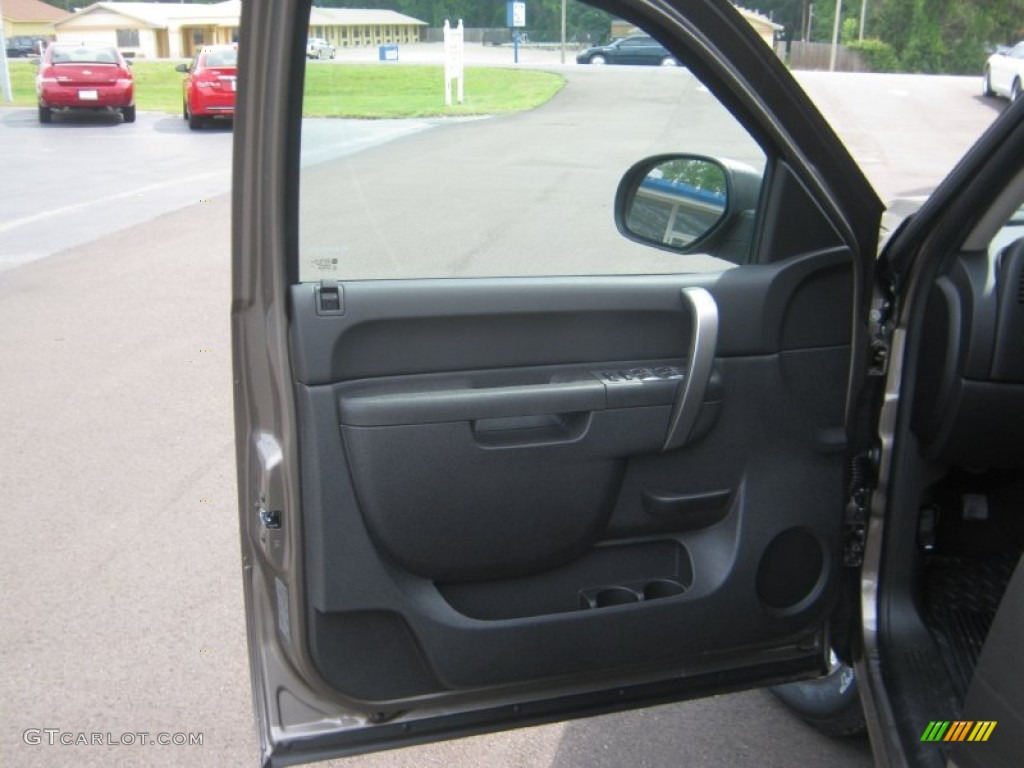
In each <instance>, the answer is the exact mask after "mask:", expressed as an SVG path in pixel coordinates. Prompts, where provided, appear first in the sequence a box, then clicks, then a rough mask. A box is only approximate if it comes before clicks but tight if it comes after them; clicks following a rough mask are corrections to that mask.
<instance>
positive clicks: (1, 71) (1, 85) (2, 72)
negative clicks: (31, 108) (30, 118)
mask: <svg viewBox="0 0 1024 768" xmlns="http://www.w3.org/2000/svg"><path fill="white" fill-rule="evenodd" d="M3 15H4V3H3V0H0V46H3V47H0V92H2V93H3V98H4V101H14V96H13V94H12V93H11V73H10V70H8V69H7V35H6V34H4V28H3Z"/></svg>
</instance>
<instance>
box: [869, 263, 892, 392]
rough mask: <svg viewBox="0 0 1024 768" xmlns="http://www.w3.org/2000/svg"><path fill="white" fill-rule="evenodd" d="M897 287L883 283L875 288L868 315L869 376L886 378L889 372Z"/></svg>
mask: <svg viewBox="0 0 1024 768" xmlns="http://www.w3.org/2000/svg"><path fill="white" fill-rule="evenodd" d="M895 291H896V287H895V286H894V285H893V284H892V283H881V284H879V285H877V286H876V287H875V295H874V296H873V297H872V299H871V311H870V313H869V314H868V333H869V335H870V342H869V343H870V345H871V351H870V359H869V360H868V376H885V374H886V373H887V372H888V371H889V350H890V346H891V339H892V331H893V329H892V324H891V320H892V308H893V302H894V296H895Z"/></svg>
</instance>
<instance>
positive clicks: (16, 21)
mask: <svg viewBox="0 0 1024 768" xmlns="http://www.w3.org/2000/svg"><path fill="white" fill-rule="evenodd" d="M0 5H2V6H3V8H2V10H3V22H4V37H5V38H7V37H16V36H22V35H23V36H25V37H50V36H52V35H53V26H52V24H53V22H55V21H57V20H58V19H63V18H64V17H65V16H67V15H68V13H67V11H62V10H61V9H60V8H54V7H53V6H52V5H47V4H46V3H44V2H41V0H3V2H0Z"/></svg>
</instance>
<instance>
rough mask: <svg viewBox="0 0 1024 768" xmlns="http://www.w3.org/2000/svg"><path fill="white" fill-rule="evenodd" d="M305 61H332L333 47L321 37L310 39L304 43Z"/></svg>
mask: <svg viewBox="0 0 1024 768" xmlns="http://www.w3.org/2000/svg"><path fill="white" fill-rule="evenodd" d="M306 58H307V59H333V58H334V46H333V45H331V44H330V43H329V42H328V41H327V40H324V39H323V38H322V37H311V38H309V40H307V41H306Z"/></svg>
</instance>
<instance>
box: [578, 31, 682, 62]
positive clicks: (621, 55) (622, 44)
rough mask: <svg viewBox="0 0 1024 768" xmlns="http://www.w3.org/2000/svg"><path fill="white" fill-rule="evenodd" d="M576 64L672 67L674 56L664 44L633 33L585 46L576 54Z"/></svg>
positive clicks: (674, 60)
mask: <svg viewBox="0 0 1024 768" xmlns="http://www.w3.org/2000/svg"><path fill="white" fill-rule="evenodd" d="M576 62H577V63H578V64H647V65H653V66H663V67H674V66H676V65H677V64H678V62H677V61H676V58H675V56H673V55H672V54H671V53H669V52H668V51H667V50H666V49H665V46H663V45H662V44H661V43H659V42H658V41H657V40H655V39H654V38H653V37H649V36H647V35H633V36H632V37H623V38H620V39H618V40H614V41H612V42H610V43H608V45H599V46H596V47H594V48H587V49H586V50H585V51H580V52H579V53H578V54H576Z"/></svg>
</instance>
